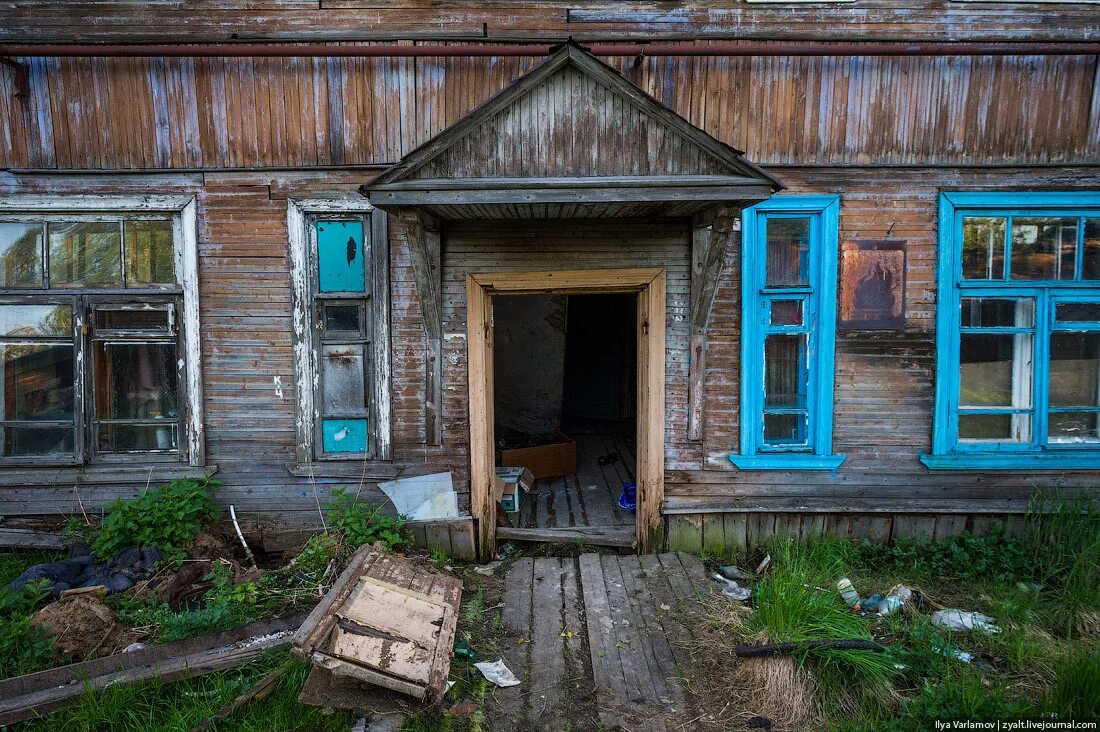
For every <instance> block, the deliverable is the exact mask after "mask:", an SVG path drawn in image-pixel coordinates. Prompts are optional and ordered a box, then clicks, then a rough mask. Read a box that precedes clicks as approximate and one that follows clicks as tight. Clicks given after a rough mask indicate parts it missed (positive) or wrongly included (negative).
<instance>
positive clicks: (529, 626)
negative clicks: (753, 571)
mask: <svg viewBox="0 0 1100 732" xmlns="http://www.w3.org/2000/svg"><path fill="white" fill-rule="evenodd" d="M505 581H506V590H505V596H504V612H503V617H502V620H503V625H504V633H505V639H504V643H503V648H504V649H505V650H504V658H505V662H506V663H507V664H508V666H509V668H511V669H512V670H513V671H514V672H515V673H516V675H517V676H518V677H519V678H520V679H521V680H522V681H523V683H522V684H521V685H520V686H517V687H513V688H510V689H495V690H494V692H493V695H494V700H495V704H496V710H495V713H496V714H497V716H496V717H495V719H497V720H498V722H499V721H501V720H503V721H504V725H503V726H504V727H505V728H508V729H511V730H547V731H549V730H554V731H555V732H560V731H561V730H566V729H575V730H583V729H599V728H603V729H620V728H621V729H622V730H626V731H627V732H629V731H632V730H644V731H646V732H662V731H664V730H679V729H682V728H684V727H683V725H684V724H685V723H687V722H688V721H689V720H690V719H691V716H690V715H689V713H688V709H687V702H686V700H685V693H684V688H683V684H682V682H681V678H682V674H681V673H680V671H679V665H678V661H677V659H678V658H680V657H682V654H683V651H682V646H681V643H682V641H683V640H684V639H685V638H686V637H687V634H688V633H689V631H688V630H687V628H686V626H685V625H684V620H685V618H687V617H690V615H691V614H692V613H697V612H699V611H700V607H701V606H700V602H699V599H700V596H701V594H703V593H707V592H710V591H711V586H710V583H708V581H707V579H706V575H705V572H704V570H703V565H702V563H701V562H700V561H699V558H698V557H695V556H691V555H687V554H679V553H676V554H672V553H669V554H661V555H646V556H640V557H639V556H635V555H623V556H619V555H612V554H605V555H601V554H594V553H593V554H582V555H581V556H579V557H536V558H532V557H523V558H521V559H519V560H517V561H516V562H515V563H514V564H513V565H512V566H511V568H510V569H509V572H508V574H507V576H506V578H505Z"/></svg>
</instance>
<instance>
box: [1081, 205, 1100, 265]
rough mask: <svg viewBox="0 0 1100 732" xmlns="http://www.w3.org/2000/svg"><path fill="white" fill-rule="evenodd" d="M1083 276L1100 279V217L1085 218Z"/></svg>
mask: <svg viewBox="0 0 1100 732" xmlns="http://www.w3.org/2000/svg"><path fill="white" fill-rule="evenodd" d="M1081 267H1082V272H1081V278H1082V279H1086V280H1100V218H1095V219H1085V252H1084V257H1083V261H1082V264H1081Z"/></svg>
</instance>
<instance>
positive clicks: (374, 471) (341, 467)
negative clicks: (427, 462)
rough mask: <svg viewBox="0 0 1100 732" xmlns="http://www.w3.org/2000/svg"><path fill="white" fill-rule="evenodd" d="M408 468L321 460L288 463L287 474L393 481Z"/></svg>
mask: <svg viewBox="0 0 1100 732" xmlns="http://www.w3.org/2000/svg"><path fill="white" fill-rule="evenodd" d="M407 468H408V466H407V465H397V464H394V463H387V462H373V461H370V460H367V461H366V463H365V464H364V461H363V460H362V459H361V458H349V459H348V460H346V461H345V460H319V461H317V462H315V463H287V464H286V469H287V472H288V473H290V474H291V475H293V476H295V477H297V478H365V479H366V480H370V481H374V480H393V479H394V478H396V477H398V476H400V475H401V474H402V473H404V472H405V470H406V469H407Z"/></svg>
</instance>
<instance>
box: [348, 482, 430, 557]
mask: <svg viewBox="0 0 1100 732" xmlns="http://www.w3.org/2000/svg"><path fill="white" fill-rule="evenodd" d="M334 495H335V497H336V500H335V501H334V502H333V504H332V506H331V507H330V509H329V513H328V522H329V527H330V528H331V529H332V530H333V531H335V532H337V533H339V534H342V535H343V539H344V543H345V544H346V545H347V547H348V548H349V549H355V548H357V547H360V546H362V545H363V544H370V543H373V542H376V541H381V542H382V543H383V544H385V545H386V548H387V549H389V550H390V551H393V552H397V551H403V550H405V549H408V548H409V547H410V546H412V537H411V536H410V535H409V532H408V530H407V529H406V528H405V519H404V517H402V516H397V517H394V516H388V515H386V514H384V513H382V507H381V506H379V505H375V504H369V503H361V502H359V500H357V498H356V495H355V494H354V493H351V492H349V491H346V490H343V489H340V490H337V491H335V493H334Z"/></svg>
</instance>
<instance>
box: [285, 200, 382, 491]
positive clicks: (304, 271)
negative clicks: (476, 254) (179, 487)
mask: <svg viewBox="0 0 1100 732" xmlns="http://www.w3.org/2000/svg"><path fill="white" fill-rule="evenodd" d="M340 214H345V215H355V216H363V217H366V218H368V221H369V224H368V227H367V228H368V230H367V231H365V232H364V236H369V237H370V241H371V255H370V256H371V264H372V267H371V281H372V286H371V301H370V307H371V308H372V310H373V318H372V321H373V336H372V348H371V359H372V364H371V368H372V372H373V378H372V379H371V385H370V398H371V401H372V403H373V408H372V410H373V413H374V414H375V415H376V418H375V425H374V428H373V430H372V435H373V440H374V444H373V449H372V450H371V451H370V452H371V454H370V456H369V457H368V458H364V457H363V456H362V455H358V454H354V455H349V456H348V457H339V456H327V457H324V458H323V459H322V458H321V457H320V456H319V455H318V454H317V445H316V441H317V440H316V434H317V432H316V429H315V427H316V424H317V422H318V421H319V420H320V413H319V410H318V407H317V404H316V400H315V387H316V385H317V382H318V379H319V378H320V374H321V370H320V369H321V367H320V363H319V360H320V355H319V354H318V352H317V350H316V349H315V348H314V338H313V331H314V328H315V327H316V324H315V322H314V320H315V318H314V308H313V302H314V298H313V282H312V276H311V273H312V266H311V259H312V257H313V253H312V251H311V248H312V247H313V241H314V239H313V236H312V234H311V232H310V226H311V224H312V222H313V221H314V219H315V217H317V216H333V217H337V216H339V215H340ZM287 233H288V235H289V244H290V269H291V287H292V294H293V306H294V314H293V321H294V371H295V379H296V384H297V385H298V388H297V389H296V390H295V391H296V394H297V410H298V411H297V418H296V423H297V432H298V447H297V461H298V464H297V465H296V466H291V472H292V473H295V474H297V473H298V472H299V471H300V469H301V468H302V467H303V466H304V467H305V468H306V469H307V473H306V474H310V475H312V474H313V472H314V468H315V467H316V466H321V465H333V464H335V465H337V466H338V465H339V464H341V463H342V464H347V463H349V462H353V463H361V462H364V461H366V462H370V463H378V462H388V461H390V460H391V459H392V457H393V456H392V429H391V421H392V418H391V395H390V369H391V365H390V289H389V280H390V277H389V242H388V240H387V229H386V215H385V213H384V212H382V211H381V210H377V209H375V207H374V206H373V205H371V203H370V202H369V201H367V200H366V199H364V198H362V197H361V196H356V197H340V198H335V197H334V198H298V199H288V201H287ZM323 472H324V470H323V469H322V470H321V471H318V474H322V473H323Z"/></svg>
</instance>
